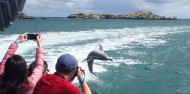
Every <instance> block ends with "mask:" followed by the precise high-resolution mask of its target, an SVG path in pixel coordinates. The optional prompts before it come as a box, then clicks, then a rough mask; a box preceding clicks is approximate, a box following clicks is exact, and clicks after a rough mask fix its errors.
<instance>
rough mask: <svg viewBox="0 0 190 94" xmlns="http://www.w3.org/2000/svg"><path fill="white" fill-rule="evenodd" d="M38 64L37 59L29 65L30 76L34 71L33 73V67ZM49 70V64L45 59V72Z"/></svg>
mask: <svg viewBox="0 0 190 94" xmlns="http://www.w3.org/2000/svg"><path fill="white" fill-rule="evenodd" d="M35 64H36V61H33V62H32V63H31V64H30V65H29V67H28V76H31V75H32V73H33V69H34V66H35ZM47 70H48V64H47V62H46V61H45V60H44V71H43V74H44V73H45V72H46V71H47Z"/></svg>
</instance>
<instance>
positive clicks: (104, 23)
mask: <svg viewBox="0 0 190 94" xmlns="http://www.w3.org/2000/svg"><path fill="white" fill-rule="evenodd" d="M24 32H31V33H35V32H40V33H42V35H43V47H44V48H45V60H46V61H47V62H48V64H49V67H50V69H51V71H52V72H54V71H55V69H54V66H55V63H56V60H57V58H58V57H59V56H60V55H61V54H63V53H70V54H73V55H75V56H76V58H77V59H78V60H79V65H80V66H82V67H84V68H85V69H86V81H87V82H88V84H89V86H90V88H91V89H92V91H93V94H190V81H189V79H190V20H124V19H119V20H117V19H112V20H107V19H106V20H93V19H60V18H50V19H46V20H42V19H35V20H17V22H16V23H15V24H14V25H12V26H11V27H10V28H9V29H8V30H7V31H6V32H0V43H1V44H0V59H2V58H3V56H4V54H5V52H6V50H7V48H8V47H9V45H10V43H11V42H13V41H14V40H15V39H16V38H17V37H18V36H19V35H20V34H22V33H24ZM98 44H102V46H103V48H104V51H105V53H107V54H108V56H110V57H111V58H113V60H114V61H113V62H110V61H109V62H108V61H98V60H97V61H94V72H95V73H96V74H97V77H95V76H94V75H92V74H90V72H89V71H88V67H87V63H81V62H82V60H84V59H85V58H86V56H87V54H88V53H89V52H90V51H92V50H96V49H98ZM35 48H36V43H35V42H33V41H27V42H24V43H22V44H19V48H18V50H17V52H16V53H17V54H20V55H22V56H23V57H24V58H25V59H26V61H27V62H28V64H29V63H30V62H32V61H33V60H34V57H35V56H34V55H35ZM77 83H78V81H77V80H75V81H74V84H76V85H77Z"/></svg>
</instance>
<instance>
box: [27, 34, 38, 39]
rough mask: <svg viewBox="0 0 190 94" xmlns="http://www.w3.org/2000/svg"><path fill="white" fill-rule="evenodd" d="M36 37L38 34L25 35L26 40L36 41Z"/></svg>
mask: <svg viewBox="0 0 190 94" xmlns="http://www.w3.org/2000/svg"><path fill="white" fill-rule="evenodd" d="M37 36H38V34H28V35H27V40H36V37H37Z"/></svg>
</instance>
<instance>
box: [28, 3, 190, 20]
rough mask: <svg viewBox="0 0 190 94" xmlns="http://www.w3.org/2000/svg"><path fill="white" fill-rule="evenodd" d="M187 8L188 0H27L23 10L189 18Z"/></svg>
mask: <svg viewBox="0 0 190 94" xmlns="http://www.w3.org/2000/svg"><path fill="white" fill-rule="evenodd" d="M189 9H190V1H189V0H180V1H179V0H27V1H26V4H25V7H24V12H26V13H27V14H29V15H33V16H57V17H66V16H68V15H70V14H73V13H111V14H125V13H127V12H132V11H151V12H153V13H155V14H158V15H163V16H177V17H179V18H189V17H190V13H188V11H189Z"/></svg>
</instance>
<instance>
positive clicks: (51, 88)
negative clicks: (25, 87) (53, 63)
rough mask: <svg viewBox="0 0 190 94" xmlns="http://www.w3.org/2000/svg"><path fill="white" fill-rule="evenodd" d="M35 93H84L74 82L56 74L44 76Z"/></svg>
mask: <svg viewBox="0 0 190 94" xmlns="http://www.w3.org/2000/svg"><path fill="white" fill-rule="evenodd" d="M33 94H82V93H81V92H80V91H79V90H78V89H77V88H76V87H75V86H74V85H73V84H71V83H70V82H69V81H67V80H65V79H63V78H61V77H60V76H58V75H55V74H48V75H45V76H43V77H42V78H41V79H40V80H39V81H38V83H37V85H36V87H35V89H34V92H33Z"/></svg>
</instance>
